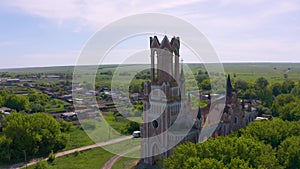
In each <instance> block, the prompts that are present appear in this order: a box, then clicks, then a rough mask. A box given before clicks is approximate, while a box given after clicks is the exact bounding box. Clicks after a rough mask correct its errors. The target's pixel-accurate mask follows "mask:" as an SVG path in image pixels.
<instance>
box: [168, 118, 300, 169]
mask: <svg viewBox="0 0 300 169" xmlns="http://www.w3.org/2000/svg"><path fill="white" fill-rule="evenodd" d="M299 136H300V124H299V123H297V122H289V121H283V120H281V119H276V118H275V119H273V120H271V121H259V122H253V123H250V125H249V126H247V127H246V128H245V129H242V130H240V131H238V132H235V133H232V134H230V135H228V136H226V137H218V138H211V139H208V141H206V142H203V143H197V144H193V143H186V144H182V145H180V146H178V147H176V148H175V150H174V153H173V154H172V155H171V156H170V157H168V158H167V159H165V160H164V167H165V168H170V169H177V168H216V169H218V168H222V169H223V168H244V169H246V168H247V169H249V168H270V169H273V168H299V166H300V165H299V161H300V160H299V158H300V154H299V152H300V146H299V143H300V141H299Z"/></svg>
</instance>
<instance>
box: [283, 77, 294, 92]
mask: <svg viewBox="0 0 300 169" xmlns="http://www.w3.org/2000/svg"><path fill="white" fill-rule="evenodd" d="M294 87H295V82H294V81H292V80H285V81H284V82H283V83H282V90H281V92H282V93H285V94H288V93H291V91H292V89H293V88H294Z"/></svg>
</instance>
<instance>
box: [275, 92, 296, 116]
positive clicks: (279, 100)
mask: <svg viewBox="0 0 300 169" xmlns="http://www.w3.org/2000/svg"><path fill="white" fill-rule="evenodd" d="M295 100H296V97H295V96H293V95H291V94H280V95H278V96H277V97H276V98H275V101H274V102H273V103H272V107H271V111H272V115H273V116H275V117H278V116H279V109H281V108H282V107H284V105H286V104H288V103H291V102H294V101H295Z"/></svg>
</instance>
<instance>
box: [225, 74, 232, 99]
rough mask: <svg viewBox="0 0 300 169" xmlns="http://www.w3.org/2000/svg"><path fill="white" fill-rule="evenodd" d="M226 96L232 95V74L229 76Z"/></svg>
mask: <svg viewBox="0 0 300 169" xmlns="http://www.w3.org/2000/svg"><path fill="white" fill-rule="evenodd" d="M226 96H228V97H232V85H231V80H230V74H228V76H227V84H226Z"/></svg>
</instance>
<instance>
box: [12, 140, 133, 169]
mask: <svg viewBox="0 0 300 169" xmlns="http://www.w3.org/2000/svg"><path fill="white" fill-rule="evenodd" d="M131 138H133V137H132V136H126V137H121V138H117V139H114V140H110V141H105V142H101V143H96V144H92V145H89V146H84V147H79V148H75V149H72V150H67V151H63V152H59V153H56V154H55V157H61V156H65V155H68V154H72V153H74V152H76V151H85V150H90V149H93V148H97V147H102V146H106V145H110V144H115V143H118V142H122V141H125V140H129V139H131ZM47 159H48V158H45V159H43V160H47ZM39 161H40V159H33V160H32V161H30V162H29V163H27V164H26V163H18V164H14V165H12V166H9V167H7V169H20V168H24V167H26V165H27V166H31V165H34V164H36V163H38V162H39Z"/></svg>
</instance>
